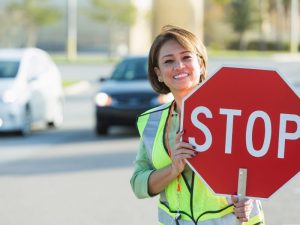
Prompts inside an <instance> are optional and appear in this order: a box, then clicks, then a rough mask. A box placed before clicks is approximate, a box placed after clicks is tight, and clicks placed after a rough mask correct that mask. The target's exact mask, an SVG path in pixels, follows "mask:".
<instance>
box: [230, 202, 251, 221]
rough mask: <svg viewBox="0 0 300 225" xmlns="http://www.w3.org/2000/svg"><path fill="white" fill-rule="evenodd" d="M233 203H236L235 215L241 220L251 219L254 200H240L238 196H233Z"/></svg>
mask: <svg viewBox="0 0 300 225" xmlns="http://www.w3.org/2000/svg"><path fill="white" fill-rule="evenodd" d="M231 200H232V203H233V204H234V215H235V216H236V218H237V219H238V220H240V221H241V222H247V221H248V220H249V219H250V213H251V211H252V208H253V200H252V199H249V198H244V199H241V200H239V199H238V197H236V196H231Z"/></svg>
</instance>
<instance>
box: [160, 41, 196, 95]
mask: <svg viewBox="0 0 300 225" xmlns="http://www.w3.org/2000/svg"><path fill="white" fill-rule="evenodd" d="M155 72H156V75H157V76H158V79H159V80H160V81H162V82H164V83H165V85H166V86H168V87H169V89H170V90H171V92H172V93H173V95H174V97H175V98H176V96H185V95H186V94H188V93H189V92H190V91H191V90H192V89H193V88H194V87H195V86H197V85H198V84H199V81H200V74H201V65H200V62H199V60H198V57H197V55H196V54H195V53H193V52H191V51H188V50H187V49H185V48H183V47H182V46H181V45H180V44H179V43H178V42H177V41H175V40H169V41H167V42H166V43H165V44H163V45H162V47H161V49H160V52H159V55H158V67H156V68H155Z"/></svg>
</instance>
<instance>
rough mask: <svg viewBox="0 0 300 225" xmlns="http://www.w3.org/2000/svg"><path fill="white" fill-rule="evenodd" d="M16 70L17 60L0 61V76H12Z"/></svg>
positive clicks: (17, 67) (17, 66) (15, 73)
mask: <svg viewBox="0 0 300 225" xmlns="http://www.w3.org/2000/svg"><path fill="white" fill-rule="evenodd" d="M18 70H19V62H18V61H0V78H14V77H16V76H17V73H18Z"/></svg>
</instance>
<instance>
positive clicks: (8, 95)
mask: <svg viewBox="0 0 300 225" xmlns="http://www.w3.org/2000/svg"><path fill="white" fill-rule="evenodd" d="M2 100H3V102H5V103H13V102H15V101H16V100H17V94H16V93H15V92H14V91H11V90H8V91H6V92H4V94H3V96H2Z"/></svg>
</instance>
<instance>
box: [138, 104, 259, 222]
mask: <svg viewBox="0 0 300 225" xmlns="http://www.w3.org/2000/svg"><path fill="white" fill-rule="evenodd" d="M170 106H171V103H168V104H165V105H162V106H159V107H157V108H154V109H151V110H148V111H147V112H145V113H143V114H141V115H140V116H139V118H138V121H137V127H138V130H139V133H140V136H141V138H142V141H143V142H144V144H145V146H146V149H147V155H148V158H149V161H150V162H151V163H152V165H153V168H154V169H161V168H164V167H166V166H168V165H170V164H171V159H170V157H169V154H168V151H167V150H166V146H165V143H164V140H165V136H164V135H165V129H166V124H167V120H168V116H169V115H170V113H169V110H170ZM178 182H179V183H180V186H181V191H180V194H178V192H177V184H178ZM232 212H233V205H232V204H229V203H228V201H227V199H226V197H220V196H216V195H215V194H214V193H213V192H211V191H210V190H209V189H208V188H207V187H206V185H205V184H204V182H203V181H202V180H200V179H199V177H198V176H195V173H194V172H193V175H192V180H191V183H190V185H189V184H188V181H187V179H186V177H185V176H184V175H183V174H182V175H181V176H180V178H179V180H177V179H175V180H174V181H172V182H171V183H170V184H169V185H168V186H167V187H166V188H165V190H164V191H163V192H162V193H160V201H159V210H158V218H159V224H164V225H169V224H180V225H195V224H196V225H200V224H201V225H218V224H220V225H221V224H222V225H227V224H228V225H229V224H230V225H231V224H232V222H233V221H235V220H234V218H235V217H234V215H233V214H232ZM178 213H179V214H180V219H177V220H176V223H174V220H175V218H176V216H178V215H179V214H178ZM250 217H251V219H250V221H248V222H247V223H244V224H245V225H254V224H264V223H263V213H262V210H261V205H260V202H259V201H254V206H253V210H252V212H251V215H250ZM226 221H227V222H226Z"/></svg>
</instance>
